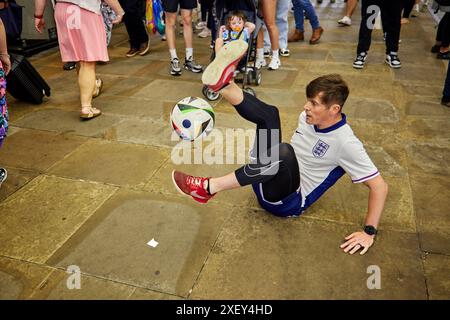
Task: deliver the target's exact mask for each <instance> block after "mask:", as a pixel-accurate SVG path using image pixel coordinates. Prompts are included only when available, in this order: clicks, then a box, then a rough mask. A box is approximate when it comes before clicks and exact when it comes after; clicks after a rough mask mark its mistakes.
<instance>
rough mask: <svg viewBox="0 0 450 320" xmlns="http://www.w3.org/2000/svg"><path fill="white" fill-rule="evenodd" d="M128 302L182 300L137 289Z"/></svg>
mask: <svg viewBox="0 0 450 320" xmlns="http://www.w3.org/2000/svg"><path fill="white" fill-rule="evenodd" d="M128 299H129V300H182V298H180V297H178V296H174V295H170V294H165V293H160V292H157V291H153V290H147V289H141V288H137V289H136V291H135V292H133V294H132V295H131V296H130V297H129V298H128Z"/></svg>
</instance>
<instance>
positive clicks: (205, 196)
mask: <svg viewBox="0 0 450 320" xmlns="http://www.w3.org/2000/svg"><path fill="white" fill-rule="evenodd" d="M208 179H209V178H202V177H194V176H190V175H187V174H185V173H183V172H180V171H176V170H173V171H172V181H173V183H174V185H175V187H176V188H177V190H178V192H180V193H181V194H184V195H188V196H191V197H192V198H194V200H195V201H197V202H200V203H207V202H208V200H209V199H211V198H212V197H214V195H210V194H209V193H208V191H206V189H205V187H204V185H205V181H207V180H208Z"/></svg>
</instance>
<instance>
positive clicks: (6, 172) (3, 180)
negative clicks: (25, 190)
mask: <svg viewBox="0 0 450 320" xmlns="http://www.w3.org/2000/svg"><path fill="white" fill-rule="evenodd" d="M7 178H8V171H6V169H5V176H4V177H3V179H2V180H0V187H1V186H2V183H3V182H5V181H6V179H7Z"/></svg>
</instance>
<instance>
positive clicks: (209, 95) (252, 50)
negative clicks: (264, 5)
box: [202, 0, 262, 101]
mask: <svg viewBox="0 0 450 320" xmlns="http://www.w3.org/2000/svg"><path fill="white" fill-rule="evenodd" d="M213 2H214V3H213V6H212V17H213V21H214V24H215V26H216V30H219V28H220V26H221V25H223V24H225V21H226V19H227V17H228V14H229V13H230V12H231V11H233V8H232V6H233V2H237V1H232V0H228V1H227V0H225V1H224V3H222V4H224V7H223V8H219V6H218V5H217V3H218V2H220V1H213ZM239 2H241V1H239ZM242 2H246V4H247V7H248V8H251V9H252V11H247V10H241V11H243V12H244V13H245V15H246V17H247V20H248V21H249V22H252V23H254V24H255V25H256V26H257V27H256V29H255V30H254V31H253V32H252V34H251V36H250V37H249V39H248V50H247V54H246V55H244V57H243V58H242V59H241V61H240V62H239V65H238V68H237V69H236V72H238V74H237V75H236V77H235V79H234V81H235V82H236V83H242V90H243V91H245V92H248V93H250V94H251V95H253V96H256V93H255V91H254V90H253V89H252V88H250V87H249V86H248V85H249V84H254V85H256V86H259V85H260V84H261V80H262V75H261V70H260V69H257V68H256V66H255V65H256V37H257V35H258V31H259V29H258V24H257V23H256V19H257V4H256V3H257V2H258V1H257V0H246V1H242ZM214 58H215V51H214V48H213V52H212V54H211V61H213V60H214ZM251 62H252V64H251ZM202 93H203V95H204V96H205V97H206V99H208V100H209V101H216V100H217V99H219V97H220V94H219V93H218V92H214V91H212V90H210V89H209V88H208V86H206V85H204V86H203V89H202Z"/></svg>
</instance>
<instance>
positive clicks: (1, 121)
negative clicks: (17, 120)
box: [0, 19, 11, 187]
mask: <svg viewBox="0 0 450 320" xmlns="http://www.w3.org/2000/svg"><path fill="white" fill-rule="evenodd" d="M10 70H11V61H10V60H9V55H8V46H7V45H6V32H5V27H4V25H3V21H2V19H0V148H1V146H2V144H3V141H4V140H5V138H6V135H7V133H8V120H9V117H8V105H7V104H6V76H7V75H8V73H9V71H10ZM7 176H8V172H7V171H6V169H5V168H2V167H0V187H1V186H2V183H3V182H4V181H5V180H6V177H7Z"/></svg>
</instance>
